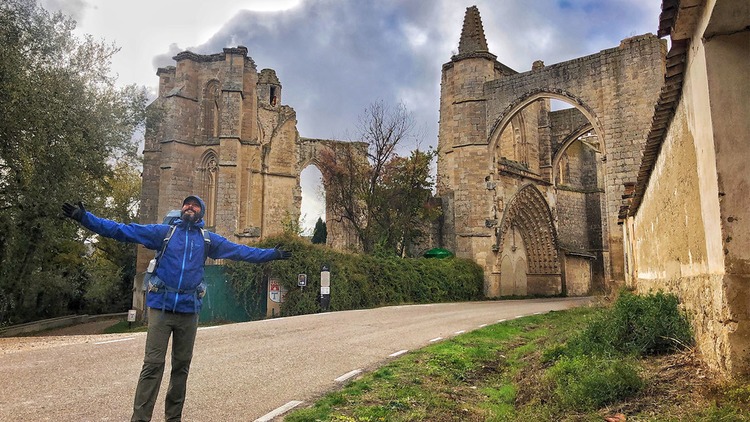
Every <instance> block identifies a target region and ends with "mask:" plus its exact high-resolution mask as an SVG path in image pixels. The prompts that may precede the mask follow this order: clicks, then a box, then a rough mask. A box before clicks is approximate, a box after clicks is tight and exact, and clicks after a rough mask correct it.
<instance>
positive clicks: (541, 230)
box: [487, 184, 564, 296]
mask: <svg viewBox="0 0 750 422" xmlns="http://www.w3.org/2000/svg"><path fill="white" fill-rule="evenodd" d="M516 232H517V233H518V234H520V237H521V239H522V240H523V248H524V250H525V265H526V267H527V272H526V274H525V276H526V277H525V278H526V282H525V283H526V288H525V290H526V291H525V294H530V295H534V294H540V295H554V294H560V293H561V292H562V291H563V290H564V286H563V280H562V276H561V267H560V255H559V249H558V245H557V231H556V229H555V225H554V221H553V219H552V213H551V211H550V209H549V206H548V205H547V201H546V200H545V199H544V196H543V195H542V193H541V192H540V191H539V189H537V188H536V186H534V185H532V184H527V185H525V186H523V187H522V188H521V189H519V191H518V192H517V193H516V194H515V195H514V196H513V198H512V199H511V200H510V202H509V203H508V205H507V207H506V208H505V210H504V211H503V218H502V220H501V222H500V225H499V227H497V229H496V234H495V244H494V246H493V251H494V252H495V256H496V264H495V268H496V277H499V278H498V280H497V281H496V283H493V287H494V288H497V289H498V290H497V291H496V292H495V291H490V292H487V293H488V296H500V295H501V294H502V292H503V291H508V290H513V291H516V292H517V291H518V289H508V288H507V287H508V286H510V285H514V286H516V285H517V284H518V283H516V280H515V278H517V275H516V274H515V273H514V274H503V273H502V267H503V264H502V262H503V259H505V258H506V257H508V256H510V255H511V254H510V253H509V251H510V252H511V253H512V252H515V251H516V249H514V245H513V243H512V242H513V241H514V240H515V236H516ZM515 247H516V248H517V247H518V246H517V245H515ZM514 268H515V267H514Z"/></svg>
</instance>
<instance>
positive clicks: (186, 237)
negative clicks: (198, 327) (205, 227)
mask: <svg viewBox="0 0 750 422" xmlns="http://www.w3.org/2000/svg"><path fill="white" fill-rule="evenodd" d="M190 229H191V227H188V229H187V230H185V249H184V250H183V252H182V268H181V269H180V281H179V282H177V292H176V293H175V294H174V305H173V306H172V310H173V311H177V302H178V301H179V299H180V289H181V288H182V277H183V276H184V275H185V261H186V260H187V251H188V244H189V242H188V240H189V239H190V236H188V235H189V234H190Z"/></svg>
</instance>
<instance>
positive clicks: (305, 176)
mask: <svg viewBox="0 0 750 422" xmlns="http://www.w3.org/2000/svg"><path fill="white" fill-rule="evenodd" d="M300 186H301V188H302V205H301V206H300V208H301V212H300V222H299V223H300V227H301V228H302V233H303V235H304V236H312V235H313V231H314V230H315V225H316V223H317V222H318V219H319V218H320V219H321V220H322V221H323V223H325V221H326V199H325V198H326V197H325V188H324V187H323V175H322V173H321V172H320V170H319V169H318V168H317V167H316V166H315V165H314V164H311V165H309V166H307V168H305V169H304V170H302V173H300Z"/></svg>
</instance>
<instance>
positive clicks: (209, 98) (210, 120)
mask: <svg viewBox="0 0 750 422" xmlns="http://www.w3.org/2000/svg"><path fill="white" fill-rule="evenodd" d="M220 95H221V85H220V83H219V81H218V80H216V79H212V80H210V81H208V82H207V83H206V86H205V87H204V89H203V131H204V133H205V135H206V140H212V139H217V138H218V137H219V133H220V131H221V128H220V124H221V118H220V109H219V104H221V102H220V101H219V100H220Z"/></svg>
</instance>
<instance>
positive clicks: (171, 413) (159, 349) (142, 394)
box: [130, 308, 198, 422]
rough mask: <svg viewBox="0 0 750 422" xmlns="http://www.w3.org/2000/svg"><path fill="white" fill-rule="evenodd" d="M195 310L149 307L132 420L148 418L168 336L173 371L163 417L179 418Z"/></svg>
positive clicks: (171, 420)
mask: <svg viewBox="0 0 750 422" xmlns="http://www.w3.org/2000/svg"><path fill="white" fill-rule="evenodd" d="M197 329H198V314H183V313H173V312H164V311H161V310H159V309H150V308H149V310H148V334H147V336H146V354H145V356H144V358H143V369H141V376H140V377H139V378H138V387H137V388H136V390H135V401H134V403H133V416H132V418H131V419H130V420H131V422H141V421H150V420H151V414H152V413H153V411H154V404H155V403H156V397H157V396H158V395H159V387H160V386H161V379H162V375H163V374H164V362H165V361H164V359H165V356H166V354H167V345H168V344H169V337H170V336H172V373H171V374H170V378H169V388H168V389H167V396H166V398H165V403H164V418H165V420H167V421H168V422H177V421H180V420H182V406H183V405H184V404H185V391H186V387H187V378H188V372H189V370H190V360H191V359H192V358H193V345H194V344H195V333H196V331H197Z"/></svg>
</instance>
